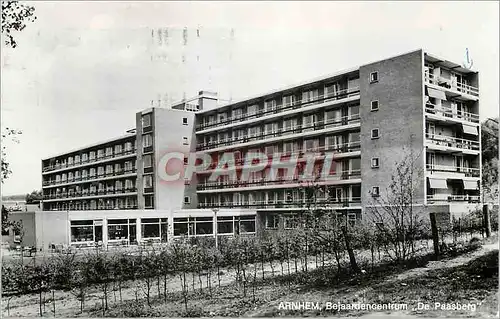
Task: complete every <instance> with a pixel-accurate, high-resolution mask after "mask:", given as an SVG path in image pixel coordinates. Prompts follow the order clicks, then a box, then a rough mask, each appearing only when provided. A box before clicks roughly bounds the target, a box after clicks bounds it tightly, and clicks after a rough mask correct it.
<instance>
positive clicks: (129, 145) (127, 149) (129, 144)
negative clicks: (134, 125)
mask: <svg viewBox="0 0 500 319" xmlns="http://www.w3.org/2000/svg"><path fill="white" fill-rule="evenodd" d="M131 150H132V142H127V143H125V151H127V152H128V151H131Z"/></svg>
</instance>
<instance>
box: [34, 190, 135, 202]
mask: <svg viewBox="0 0 500 319" xmlns="http://www.w3.org/2000/svg"><path fill="white" fill-rule="evenodd" d="M135 192H137V189H136V188H135V187H133V188H124V189H115V190H103V189H100V190H97V191H81V193H80V192H78V194H77V192H74V193H68V192H61V193H56V194H46V195H43V199H59V198H63V199H65V198H80V197H81V198H85V197H93V196H101V195H120V194H128V193H135Z"/></svg>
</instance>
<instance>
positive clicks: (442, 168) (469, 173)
mask: <svg viewBox="0 0 500 319" xmlns="http://www.w3.org/2000/svg"><path fill="white" fill-rule="evenodd" d="M427 170H429V171H433V172H449V173H461V174H465V176H466V177H479V175H480V173H481V171H480V169H479V168H472V167H459V166H452V165H431V164H427Z"/></svg>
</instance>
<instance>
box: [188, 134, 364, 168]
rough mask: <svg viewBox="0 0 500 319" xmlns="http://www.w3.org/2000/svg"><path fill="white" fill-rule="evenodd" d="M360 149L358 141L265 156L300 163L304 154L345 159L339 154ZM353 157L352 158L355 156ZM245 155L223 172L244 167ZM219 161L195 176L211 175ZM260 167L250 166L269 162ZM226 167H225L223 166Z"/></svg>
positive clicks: (317, 157)
mask: <svg viewBox="0 0 500 319" xmlns="http://www.w3.org/2000/svg"><path fill="white" fill-rule="evenodd" d="M360 149H361V142H360V141H352V142H347V143H342V144H331V145H325V146H320V147H317V148H314V149H310V150H300V149H299V150H292V151H284V152H282V153H272V154H266V155H267V156H268V158H274V157H275V156H280V158H281V159H282V160H283V161H285V160H286V159H288V158H290V157H292V156H298V158H297V161H298V162H302V161H305V160H306V157H305V156H304V155H305V154H315V155H316V159H321V158H322V157H324V156H325V155H326V154H328V153H334V154H338V156H337V157H338V158H340V157H346V156H341V154H345V155H349V153H352V152H359V151H360ZM356 155H359V154H356ZM356 155H354V156H356ZM245 160H246V159H245V155H243V156H241V157H240V158H235V160H234V161H227V162H225V163H227V168H223V169H224V170H231V169H242V168H245V167H248V165H247V166H245ZM218 163H219V161H214V162H212V165H211V167H210V168H208V169H205V170H202V171H196V173H197V174H207V173H211V172H213V171H214V170H216V169H220V168H217V165H218ZM261 164H262V165H260V164H259V165H256V164H252V165H251V166H252V167H258V166H267V165H268V164H269V162H265V163H261ZM225 167H226V166H225Z"/></svg>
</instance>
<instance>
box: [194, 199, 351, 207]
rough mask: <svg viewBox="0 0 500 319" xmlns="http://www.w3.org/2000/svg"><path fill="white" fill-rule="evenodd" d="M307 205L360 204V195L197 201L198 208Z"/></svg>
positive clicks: (348, 205) (340, 205)
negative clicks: (311, 199)
mask: <svg viewBox="0 0 500 319" xmlns="http://www.w3.org/2000/svg"><path fill="white" fill-rule="evenodd" d="M308 205H310V206H311V207H315V208H318V209H319V208H325V209H326V208H340V207H353V206H360V205H361V198H360V197H352V198H350V199H347V198H346V199H334V198H317V199H316V201H315V202H309V203H308V202H307V201H306V200H304V199H292V200H285V199H275V200H253V201H249V200H244V201H240V202H234V201H228V202H219V203H203V202H201V203H199V204H198V208H236V207H241V208H263V209H266V208H306V207H307V206H308Z"/></svg>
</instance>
